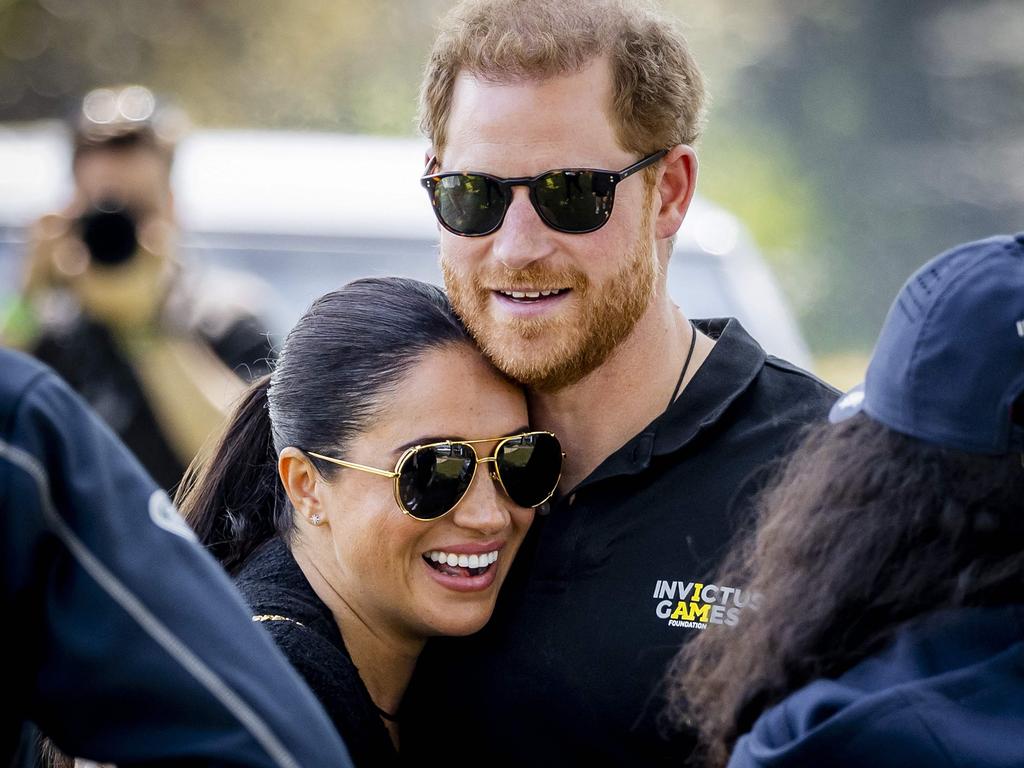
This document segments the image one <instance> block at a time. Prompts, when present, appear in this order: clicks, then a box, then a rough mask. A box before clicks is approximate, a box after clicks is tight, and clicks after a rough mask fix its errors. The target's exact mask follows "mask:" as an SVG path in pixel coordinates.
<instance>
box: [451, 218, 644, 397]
mask: <svg viewBox="0 0 1024 768" xmlns="http://www.w3.org/2000/svg"><path fill="white" fill-rule="evenodd" d="M441 269H442V271H443V272H444V279H445V285H446V286H447V290H448V295H449V297H450V298H451V301H452V305H453V306H454V307H455V311H456V312H458V314H459V316H460V317H461V318H462V320H463V322H464V323H465V324H466V326H467V327H468V328H469V330H470V333H472V335H473V338H474V339H476V342H477V344H479V345H480V348H481V349H482V350H483V352H484V354H485V355H486V356H487V357H488V358H489V359H490V360H491V362H492V363H494V365H495V366H497V368H498V369H499V370H501V371H503V372H504V373H505V374H506V375H507V376H509V377H510V378H512V379H514V380H515V381H518V382H519V383H521V384H524V385H525V386H527V387H530V388H531V389H536V390H540V391H545V392H553V391H557V390H559V389H563V388H564V387H567V386H570V385H572V384H575V383H576V382H578V381H580V380H581V379H582V378H583V377H585V376H586V375H587V374H589V373H590V372H591V371H594V370H595V369H596V368H598V367H599V366H601V365H602V364H603V363H604V362H605V361H606V360H607V359H608V357H609V356H610V355H611V353H612V352H613V351H614V350H615V349H616V347H618V346H619V344H621V343H622V342H623V341H624V340H625V339H626V338H627V337H628V336H629V334H630V333H631V332H632V331H633V328H634V327H635V326H636V323H637V321H638V320H639V319H640V318H641V317H642V316H643V314H644V313H645V312H646V311H647V308H648V307H649V306H650V303H651V300H652V298H653V296H654V292H655V289H656V286H657V277H658V274H659V271H660V270H659V268H658V265H657V263H656V261H655V258H654V249H653V246H652V243H651V238H650V225H648V226H645V227H641V232H640V235H639V236H638V237H637V240H636V241H635V242H634V244H633V246H632V247H631V248H630V251H629V254H628V258H627V259H626V261H625V262H624V263H623V265H622V268H621V269H620V270H619V271H618V272H617V273H616V274H615V275H614V276H613V277H612V278H610V279H609V280H608V281H607V282H606V283H605V284H604V285H601V286H595V285H593V284H592V283H591V282H590V280H588V278H587V276H586V274H585V273H584V272H583V271H582V270H579V269H576V268H568V269H563V270H554V269H547V268H545V267H544V266H542V265H540V264H531V265H530V266H528V267H525V268H523V269H520V270H511V269H508V268H507V267H504V266H499V267H497V268H494V269H489V270H487V272H486V273H484V272H481V273H477V274H466V273H465V271H460V270H459V269H457V268H456V267H455V266H454V265H453V264H452V263H451V262H450V260H449V259H447V258H445V257H444V256H443V255H442V258H441ZM498 288H500V289H502V290H514V289H529V290H552V289H558V288H569V289H571V292H570V293H569V295H568V296H567V297H566V301H568V302H572V306H571V307H567V308H564V309H562V310H561V311H559V312H558V313H557V316H556V317H551V318H546V317H545V318H525V317H517V318H511V319H504V320H501V321H498V320H496V318H495V317H494V315H493V314H492V311H491V309H490V307H491V306H492V302H494V301H495V299H494V297H493V290H494V289H498Z"/></svg>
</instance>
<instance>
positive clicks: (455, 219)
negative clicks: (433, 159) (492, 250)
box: [431, 173, 505, 235]
mask: <svg viewBox="0 0 1024 768" xmlns="http://www.w3.org/2000/svg"><path fill="white" fill-rule="evenodd" d="M431 195H432V197H433V199H432V202H433V204H434V210H435V211H436V212H437V217H438V218H439V219H440V220H441V223H442V224H444V225H445V226H446V227H448V228H449V229H451V230H454V231H455V232H458V233H459V234H462V235H483V234H486V233H488V232H490V231H492V230H493V229H495V228H496V227H497V226H498V224H500V223H501V219H502V217H503V216H504V215H505V196H504V194H503V193H502V190H501V187H499V186H498V185H497V184H495V183H494V182H493V181H491V180H490V179H488V178H487V177H486V176H478V175H475V174H471V173H456V174H452V175H450V176H440V177H438V178H436V179H435V181H434V183H433V185H432V188H431Z"/></svg>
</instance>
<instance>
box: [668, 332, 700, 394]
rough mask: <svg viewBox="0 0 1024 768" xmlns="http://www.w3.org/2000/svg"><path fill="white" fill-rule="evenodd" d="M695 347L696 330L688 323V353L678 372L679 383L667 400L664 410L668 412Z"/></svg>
mask: <svg viewBox="0 0 1024 768" xmlns="http://www.w3.org/2000/svg"><path fill="white" fill-rule="evenodd" d="M695 346H697V329H696V328H695V327H694V325H693V323H690V351H689V352H687V353H686V360H685V361H684V362H683V370H681V371H680V372H679V381H677V382H676V388H675V389H673V390H672V397H670V398H669V399H668V405H666V406H665V409H666V410H668V409H669V408H671V407H672V403H674V402H675V401H676V396H677V395H678V394H679V390H680V388H682V386H683V379H685V378H686V372H687V371H688V370H689V369H690V358H692V357H693V348H694V347H695Z"/></svg>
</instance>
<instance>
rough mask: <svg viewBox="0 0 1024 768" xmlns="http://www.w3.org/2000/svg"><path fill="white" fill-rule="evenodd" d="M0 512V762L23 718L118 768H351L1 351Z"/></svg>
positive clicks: (138, 495) (153, 489)
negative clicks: (0, 682) (1, 709)
mask: <svg viewBox="0 0 1024 768" xmlns="http://www.w3.org/2000/svg"><path fill="white" fill-rule="evenodd" d="M0 513H2V521H3V528H2V534H0V538H2V541H3V556H2V565H0V569H2V573H3V582H2V601H3V602H2V605H0V609H2V612H3V617H4V626H5V632H4V634H5V635H6V636H7V648H8V651H7V657H6V658H7V662H6V663H5V670H4V671H5V674H4V680H5V686H4V698H5V699H6V702H7V704H6V711H7V712H8V714H7V715H5V716H4V718H3V720H2V721H0V763H2V764H4V765H6V764H8V763H9V762H10V756H11V755H12V754H13V753H14V750H15V744H16V742H17V740H18V734H19V733H20V731H21V729H22V727H23V725H24V723H25V722H27V721H32V722H34V723H36V724H37V725H38V726H39V728H40V729H41V730H42V731H43V732H45V733H47V734H48V735H49V736H50V737H51V738H52V739H53V740H54V742H55V743H56V744H57V745H58V746H59V747H60V748H61V749H62V750H64V751H65V752H67V753H69V754H72V755H76V756H79V757H86V758H91V759H94V760H99V761H102V762H113V763H116V764H118V765H120V766H129V765H158V764H163V765H172V764H173V765H186V766H187V765H220V766H243V765H244V766H346V767H347V766H351V763H350V761H349V759H348V756H347V754H346V752H345V748H344V746H343V745H342V743H341V740H340V738H339V737H338V735H337V733H336V732H335V731H334V729H333V728H332V726H331V723H330V721H329V720H328V719H327V717H326V715H325V713H324V711H323V709H322V708H321V707H320V706H319V704H318V703H317V702H316V701H315V699H314V698H313V697H312V695H311V693H310V692H309V690H308V688H306V687H305V685H304V684H303V683H302V682H301V681H300V679H299V678H298V676H297V675H296V673H295V672H294V671H293V670H292V669H291V667H290V666H289V665H288V663H287V662H286V661H285V660H284V658H283V656H282V655H281V654H280V652H279V651H278V650H277V648H276V647H275V646H274V644H273V642H272V641H271V640H270V638H269V637H268V636H267V634H266V633H265V632H264V631H263V630H262V629H261V628H259V627H256V626H254V625H253V624H252V621H251V619H250V612H249V611H248V609H247V608H246V607H245V605H244V603H243V602H242V599H241V597H240V596H239V595H238V593H237V592H236V591H235V590H234V588H233V587H232V585H231V583H230V581H229V579H228V578H227V576H226V575H225V574H224V573H223V571H222V570H221V569H220V567H219V565H218V564H217V563H216V562H215V561H214V560H213V559H212V558H211V557H210V556H209V555H208V554H207V553H206V552H204V551H203V550H202V548H201V547H200V546H199V545H198V543H197V542H196V541H195V538H194V537H193V535H192V533H191V531H190V530H189V529H188V527H187V526H186V525H185V523H184V521H183V520H182V519H181V516H180V515H179V514H178V512H177V510H175V508H174V507H173V506H172V504H171V502H170V500H169V499H168V498H167V496H166V494H165V493H164V492H163V491H162V490H160V489H158V488H157V486H156V485H155V483H154V482H153V481H152V480H151V479H150V477H149V476H148V475H147V474H146V473H145V471H143V470H142V468H141V467H140V465H139V464H138V462H137V461H136V460H135V459H134V458H133V457H132V456H131V454H129V453H128V451H127V450H126V449H125V448H124V446H123V445H122V444H121V442H120V441H119V440H118V439H117V438H116V437H115V436H114V435H113V433H111V432H110V430H109V429H107V427H106V426H104V425H103V424H102V423H101V422H100V421H99V419H98V418H96V417H95V416H94V415H93V414H92V413H91V412H90V411H89V410H88V409H87V408H86V407H85V405H84V404H83V403H82V401H81V400H80V399H79V398H78V397H77V396H76V395H75V394H74V393H73V392H71V390H70V389H69V388H68V387H67V386H66V385H65V384H64V383H63V382H62V381H61V380H60V379H58V378H57V377H56V375H55V374H53V373H52V371H50V370H49V369H48V368H46V367H44V366H43V365H41V364H39V363H38V362H36V361H34V360H32V359H31V358H29V357H27V356H25V355H21V354H18V353H15V352H12V351H10V350H3V349H0Z"/></svg>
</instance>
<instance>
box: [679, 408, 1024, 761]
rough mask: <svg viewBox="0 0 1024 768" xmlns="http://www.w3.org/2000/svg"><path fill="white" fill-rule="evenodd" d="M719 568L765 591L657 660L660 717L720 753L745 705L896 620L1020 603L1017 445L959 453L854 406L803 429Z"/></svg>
mask: <svg viewBox="0 0 1024 768" xmlns="http://www.w3.org/2000/svg"><path fill="white" fill-rule="evenodd" d="M754 522H755V525H754V526H752V528H751V529H750V530H749V531H747V532H746V533H745V534H744V535H743V536H741V539H740V541H739V543H738V545H737V546H736V547H735V548H734V549H733V550H732V552H731V554H730V556H729V557H728V558H727V560H726V563H725V564H724V565H723V567H722V570H723V571H724V572H723V573H722V574H721V577H720V579H721V581H723V582H727V583H730V584H734V583H746V584H748V585H749V588H750V589H751V590H752V591H754V592H760V593H762V595H763V602H762V603H761V605H760V607H759V609H758V610H756V611H747V612H745V613H744V615H743V619H742V621H741V622H740V625H739V627H728V626H709V627H708V628H707V629H706V630H705V631H704V632H702V633H701V634H700V636H699V637H697V638H695V639H694V640H693V641H692V642H690V643H689V644H688V645H687V646H686V647H684V648H683V650H682V651H681V652H680V654H679V655H678V657H677V658H676V660H675V662H674V663H673V665H672V668H671V669H670V671H669V688H670V690H671V694H670V697H669V701H670V704H669V709H668V712H667V714H668V719H669V720H670V721H671V722H673V723H674V724H678V725H679V726H687V727H696V728H697V729H698V730H699V731H700V740H701V751H700V753H699V759H700V760H702V761H703V762H702V764H706V765H708V766H720V765H724V764H725V763H726V761H727V759H728V755H729V752H730V751H731V749H732V747H733V745H734V744H735V742H736V739H737V738H738V737H739V736H741V735H742V734H744V733H746V732H747V731H749V730H750V728H751V727H752V726H753V724H754V721H755V720H756V719H757V717H758V715H759V714H760V713H761V712H762V711H763V710H764V709H765V708H767V707H769V706H771V705H773V704H776V703H778V702H779V701H781V700H782V699H783V698H785V696H786V695H788V694H789V693H792V692H794V691H796V690H797V689H799V688H801V687H802V686H804V685H805V684H807V683H809V682H810V681H812V680H815V679H817V678H821V677H834V676H836V675H838V674H841V673H842V672H844V671H845V670H847V669H849V668H850V667H851V666H853V665H854V664H856V663H857V662H858V661H860V660H861V659H864V658H866V657H867V656H869V655H871V654H872V653H874V652H876V651H878V650H879V649H880V648H881V647H882V646H883V645H884V644H885V643H886V641H887V640H888V639H890V638H891V637H892V636H893V634H894V632H895V631H896V630H897V629H898V628H899V627H900V625H902V624H904V623H905V622H907V621H908V620H910V619H913V618H915V617H918V616H922V615H924V614H926V613H928V612H931V611H934V610H938V609H943V608H949V607H956V606H971V605H997V604H1004V603H1011V602H1024V468H1022V457H1021V455H1020V454H1010V455H1001V456H983V455H978V454H969V453H963V452H960V451H956V450H951V449H946V448H942V447H939V446H936V445H932V444H928V443H925V442H922V441H920V440H917V439H915V438H912V437H907V436H904V435H902V434H900V433H898V432H894V431H893V430H891V429H889V428H888V427H885V426H883V425H881V424H879V423H878V422H875V421H873V420H871V419H870V418H868V417H866V416H863V415H861V416H857V417H854V418H852V419H850V420H848V421H846V422H842V423H840V424H836V425H830V424H825V425H817V426H815V427H813V428H811V431H810V432H809V433H808V435H807V436H806V438H805V440H804V442H803V443H802V444H801V447H800V448H799V449H798V450H797V451H796V452H795V453H794V454H793V455H792V456H791V457H790V458H789V459H788V460H787V462H786V464H785V467H784V469H783V470H782V471H781V472H780V474H779V475H778V476H777V477H776V479H775V480H774V481H773V482H772V484H771V486H770V487H769V488H767V489H765V491H764V492H763V493H762V494H761V495H760V497H759V499H758V502H757V514H756V520H755V521H754Z"/></svg>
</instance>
